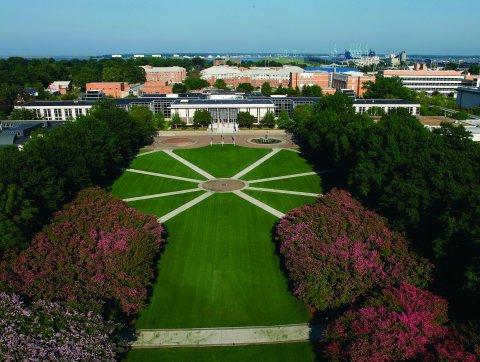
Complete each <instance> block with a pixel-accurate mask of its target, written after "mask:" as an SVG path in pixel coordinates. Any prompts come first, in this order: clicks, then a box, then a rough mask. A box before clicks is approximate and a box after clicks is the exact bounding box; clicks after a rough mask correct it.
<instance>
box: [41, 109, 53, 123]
mask: <svg viewBox="0 0 480 362" xmlns="http://www.w3.org/2000/svg"><path fill="white" fill-rule="evenodd" d="M43 117H45V119H46V120H47V121H50V120H52V111H51V110H50V109H48V108H45V109H44V110H43Z"/></svg>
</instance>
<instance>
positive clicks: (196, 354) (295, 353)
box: [126, 343, 315, 362]
mask: <svg viewBox="0 0 480 362" xmlns="http://www.w3.org/2000/svg"><path fill="white" fill-rule="evenodd" d="M314 360H315V355H314V351H313V347H312V346H311V345H310V344H309V343H285V344H266V345H257V346H235V347H202V348H161V349H133V350H131V351H130V352H129V353H128V356H127V358H126V361H129V362H133V361H139V362H140V361H141V362H149V361H185V362H187V361H188V362H190V361H199V362H200V361H213V362H216V361H218V362H220V361H222V362H224V361H225V362H229V361H232V362H238V361H252V362H253V361H255V362H256V361H261V362H269V361H272V362H273V361H279V362H283V361H285V362H291V361H299V362H309V361H314Z"/></svg>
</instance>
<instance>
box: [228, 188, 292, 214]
mask: <svg viewBox="0 0 480 362" xmlns="http://www.w3.org/2000/svg"><path fill="white" fill-rule="evenodd" d="M233 193H234V194H236V195H238V196H240V197H241V198H242V199H244V200H246V201H248V202H250V203H252V204H254V205H255V206H258V207H259V208H261V209H263V210H265V211H266V212H269V213H270V214H272V215H274V216H276V217H278V218H280V219H281V218H282V217H284V216H285V214H284V213H283V212H280V211H278V210H277V209H274V208H273V207H271V206H268V205H267V204H264V203H263V202H261V201H260V200H257V199H256V198H254V197H252V196H250V195H247V194H246V193H244V192H242V191H240V190H237V191H233Z"/></svg>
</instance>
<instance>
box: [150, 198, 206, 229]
mask: <svg viewBox="0 0 480 362" xmlns="http://www.w3.org/2000/svg"><path fill="white" fill-rule="evenodd" d="M212 194H213V192H210V191H207V192H205V193H204V194H202V195H200V196H198V197H196V198H194V199H193V200H190V201H189V202H187V203H185V204H183V205H182V206H180V207H178V208H176V209H175V210H173V211H170V212H169V213H168V214H166V215H163V216H162V217H160V218H159V219H158V222H161V223H163V222H166V221H168V220H170V219H171V218H172V217H174V216H177V215H178V214H180V213H182V212H184V211H185V210H188V209H189V208H191V207H192V206H194V205H196V204H198V203H199V202H202V201H203V200H205V199H206V198H207V197H209V196H210V195H212Z"/></svg>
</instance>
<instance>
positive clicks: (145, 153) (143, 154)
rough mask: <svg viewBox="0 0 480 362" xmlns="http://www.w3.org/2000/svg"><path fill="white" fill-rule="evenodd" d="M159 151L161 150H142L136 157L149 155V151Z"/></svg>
mask: <svg viewBox="0 0 480 362" xmlns="http://www.w3.org/2000/svg"><path fill="white" fill-rule="evenodd" d="M160 151H161V150H152V151H147V152H142V153H139V154H138V155H137V156H136V157H140V156H145V155H149V154H151V153H155V152H160Z"/></svg>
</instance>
